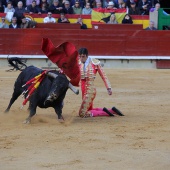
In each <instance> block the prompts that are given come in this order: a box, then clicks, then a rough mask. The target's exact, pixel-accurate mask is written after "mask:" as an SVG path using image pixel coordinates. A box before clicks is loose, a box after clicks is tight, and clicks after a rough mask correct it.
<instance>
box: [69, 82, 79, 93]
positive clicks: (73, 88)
mask: <svg viewBox="0 0 170 170" xmlns="http://www.w3.org/2000/svg"><path fill="white" fill-rule="evenodd" d="M68 87H69V88H70V89H71V90H72V91H73V92H74V93H75V94H77V95H78V94H79V90H78V89H76V88H75V87H74V86H73V85H72V84H71V83H70V82H69V84H68Z"/></svg>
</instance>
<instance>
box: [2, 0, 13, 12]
mask: <svg viewBox="0 0 170 170" xmlns="http://www.w3.org/2000/svg"><path fill="white" fill-rule="evenodd" d="M7 12H15V9H14V8H13V6H12V2H11V1H8V3H7V7H6V8H5V10H4V13H7Z"/></svg>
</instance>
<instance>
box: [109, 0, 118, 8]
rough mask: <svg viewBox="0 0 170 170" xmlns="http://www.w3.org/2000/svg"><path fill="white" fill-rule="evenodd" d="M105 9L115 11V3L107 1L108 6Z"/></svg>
mask: <svg viewBox="0 0 170 170" xmlns="http://www.w3.org/2000/svg"><path fill="white" fill-rule="evenodd" d="M107 9H117V8H116V6H115V3H114V2H112V1H109V3H108V5H107Z"/></svg>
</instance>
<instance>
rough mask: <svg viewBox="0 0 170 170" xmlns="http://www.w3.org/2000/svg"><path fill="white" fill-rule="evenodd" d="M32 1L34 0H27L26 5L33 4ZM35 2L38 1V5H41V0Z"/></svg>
mask: <svg viewBox="0 0 170 170" xmlns="http://www.w3.org/2000/svg"><path fill="white" fill-rule="evenodd" d="M32 1H33V0H26V6H29V5H31V4H32ZM35 3H36V5H38V6H39V5H40V0H36V1H35Z"/></svg>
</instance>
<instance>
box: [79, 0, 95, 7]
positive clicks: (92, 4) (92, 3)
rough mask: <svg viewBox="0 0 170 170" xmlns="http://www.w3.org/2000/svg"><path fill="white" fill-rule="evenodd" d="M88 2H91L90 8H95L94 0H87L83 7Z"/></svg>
mask: <svg viewBox="0 0 170 170" xmlns="http://www.w3.org/2000/svg"><path fill="white" fill-rule="evenodd" d="M87 3H89V4H90V8H94V1H93V0H85V1H84V3H83V6H81V7H82V8H84V7H85V6H86V4H87Z"/></svg>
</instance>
